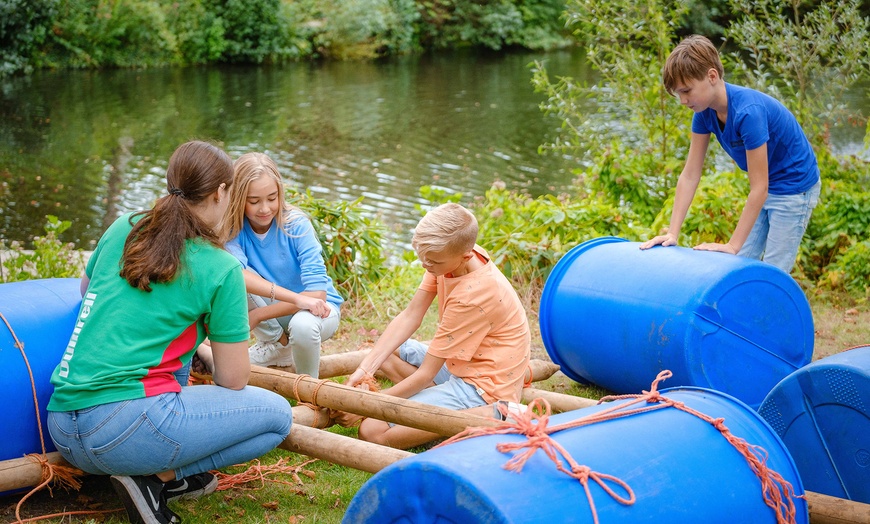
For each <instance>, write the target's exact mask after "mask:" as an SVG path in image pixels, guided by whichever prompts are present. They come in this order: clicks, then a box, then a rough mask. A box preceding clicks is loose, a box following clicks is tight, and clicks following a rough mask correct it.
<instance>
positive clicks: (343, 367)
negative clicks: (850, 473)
mask: <svg viewBox="0 0 870 524" xmlns="http://www.w3.org/2000/svg"><path fill="white" fill-rule="evenodd" d="M366 353H367V350H361V351H351V352H347V353H340V354H334V355H326V356H324V357H322V358H321V360H320V377H321V378H320V379H315V378H311V377H309V376H307V375H297V374H296V373H293V371H294V370H293V369H292V368H283V369H274V368H264V367H260V366H252V371H251V378H250V380H249V384H250V385H252V386H258V387H261V388H264V389H268V390H271V391H274V392H276V393H278V394H280V395H282V396H284V397H286V398H290V399H295V400H296V401H298V402H299V404H298V405H297V406H294V407H293V426H292V428H291V430H290V435H288V436H287V438H286V439H285V440H284V442H282V443H281V444H280V445H279V447H280V448H282V449H286V450H289V451H293V452H295V453H300V454H303V455H307V456H309V457H314V458H318V459H322V460H326V461H329V462H332V463H334V464H338V465H341V466H346V467H350V468H354V469H358V470H361V471H366V472H369V473H376V472H378V471H380V470H381V469H383V468H385V467H387V466H389V465H390V464H392V463H394V462H396V461H399V460H401V459H403V458H406V457H409V456H411V455H412V454H411V453H409V452H407V451H402V450H398V449H393V448H388V447H385V446H380V445H378V444H372V443H369V442H365V441H362V440H359V439H355V438H352V437H345V436H342V435H338V434H336V433H331V432H329V431H324V430H323V428H325V427H327V426H330V425H332V421H331V419H330V415H329V412H330V410H338V411H344V412H347V413H354V414H357V415H361V416H363V417H374V418H377V419H380V420H385V421H387V422H393V423H395V424H400V425H403V426H408V427H413V428H417V429H421V430H425V431H429V432H432V433H436V434H439V435H442V436H444V437H451V436H453V435H456V434H457V433H460V432H462V431H463V430H465V429H466V428H467V427H474V426H495V425H497V424H498V421H496V420H495V419H491V418H487V417H481V416H478V415H472V414H469V413H465V412H461V411H454V410H450V409H446V408H441V407H437V406H431V405H428V404H421V403H419V402H414V401H412V400H407V399H403V398H398V397H393V396H390V395H385V394H383V393H378V392H374V391H364V390H361V389H355V388H350V387H347V386H345V385H343V384H339V383H337V382H333V381H331V380H328V379H329V378H333V377H339V376H346V375H349V374H351V373H353V371H354V370H356V368H357V367H358V366H359V364H360V362H361V361H362V359H363V358H364V357H365V355H366ZM531 370H532V383H534V382H538V381H542V380H546V379H548V378H550V377H551V376H552V375H553V374H554V373H556V371H558V370H559V366H557V365H556V364H553V363H551V362H548V361H544V360H532V361H531ZM536 398H543V399H545V400H546V401H547V402H548V403H549V404H550V406H551V408H552V410H553V411H554V412H565V411H573V410H577V409H582V408H585V407H589V406H592V405H595V404H597V403H598V401H596V400H591V399H586V398H581V397H575V396H572V395H565V394H561V393H554V392H551V391H546V390H541V389H537V388H535V387H533V386H532V387H527V388H525V389H524V390H523V401H524V402H527V403H528V402H531V401H532V400H534V399H536ZM46 459H47V461H48V462H49V463H53V464H54V463H61V464H66V463H65V461H64V460H63V458H61V457H60V454H59V453H57V452H53V453H49V454H48V456H47V457H46ZM41 475H42V466H41V465H40V464H39V463H38V462H37V461H35V460H33V459H30V458H26V457H25V458H20V459H13V460H6V461H0V493H2V492H5V491H10V490H15V489H21V488H25V487H30V486H35V485H37V484H39V483H40V482H41ZM806 497H807V501H808V503H809V510H810V522H811V523H812V524H870V504H863V503H860V502H854V501H850V500H846V499H840V498H836V497H830V496H827V495H823V494H820V493H813V492H807V493H806Z"/></svg>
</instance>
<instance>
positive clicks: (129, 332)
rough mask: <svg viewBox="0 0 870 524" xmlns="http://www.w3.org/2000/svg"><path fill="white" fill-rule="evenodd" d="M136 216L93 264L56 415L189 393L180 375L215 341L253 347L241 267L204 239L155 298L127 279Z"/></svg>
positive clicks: (62, 370) (112, 232) (53, 403)
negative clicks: (203, 345) (125, 256)
mask: <svg viewBox="0 0 870 524" xmlns="http://www.w3.org/2000/svg"><path fill="white" fill-rule="evenodd" d="M131 229H132V226H131V225H130V215H129V214H128V215H124V216H122V217H120V218H119V219H118V220H116V221H115V223H114V224H112V225H111V227H109V229H108V230H107V231H106V233H105V234H104V235H103V237H102V238H101V239H100V241H99V243H98V244H97V248H96V250H94V253H93V255H91V258H90V260H89V261H88V265H87V268H86V270H85V273H86V274H87V275H88V278H89V279H90V283H89V285H88V289H87V291H86V292H85V296H84V297H83V300H82V306H81V309H80V310H79V316H78V319H77V321H76V325H75V328H74V330H73V333H72V336H71V337H70V340H69V344H68V345H67V348H66V351H65V352H64V355H63V358H62V359H61V362H60V364H59V365H58V367H57V368H56V369H55V370H54V373H53V374H52V377H51V383H52V384H53V385H54V388H55V389H54V393H53V394H52V396H51V400H50V401H49V403H48V408H47V409H48V410H49V411H70V410H75V409H84V408H87V407H91V406H96V405H99V404H106V403H109V402H118V401H122V400H129V399H135V398H143V397H150V396H154V395H159V394H161V393H167V392H173V391H174V392H178V391H181V386H180V385H179V384H178V381H177V380H176V379H175V377H174V375H173V373H174V372H175V371H176V370H178V369H179V368H180V367H181V366H182V365H183V364H186V363H187V362H188V361H190V359H191V357H192V356H193V353H194V351H195V350H196V347H197V346H198V345H199V343H200V342H202V340H203V339H204V338H205V337H206V335H208V337H209V339H211V340H213V341H216V342H228V343H233V342H242V341H246V340H248V337H249V328H248V306H247V295H246V294H245V283H244V277H243V276H242V270H241V267H240V266H239V262H238V261H237V260H236V259H235V258H234V257H233V256H232V255H230V254H229V253H227V252H226V251H224V250H222V249H220V248H217V247H215V246H213V245H211V244H209V243H208V242H206V241H203V240H202V239H188V240H187V245H186V247H185V250H184V252H183V253H182V256H181V265H180V266H179V270H178V272H177V273H176V275H175V278H174V279H172V281H170V282H166V283H159V284H158V283H152V284H151V292H145V291H142V290H139V289H137V288H135V287H133V286H131V285H130V284H129V283H128V282H127V281H126V280H124V279H123V278H121V276H120V264H121V254H122V252H123V249H124V242H125V241H126V239H127V235H128V234H129V233H130V230H131Z"/></svg>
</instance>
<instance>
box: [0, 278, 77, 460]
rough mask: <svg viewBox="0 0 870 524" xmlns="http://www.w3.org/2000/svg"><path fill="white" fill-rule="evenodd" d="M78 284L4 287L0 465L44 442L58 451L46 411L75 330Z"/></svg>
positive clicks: (0, 290) (58, 281) (0, 298)
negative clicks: (55, 375) (53, 379)
mask: <svg viewBox="0 0 870 524" xmlns="http://www.w3.org/2000/svg"><path fill="white" fill-rule="evenodd" d="M80 283H81V280H80V279H77V278H55V279H41V280H27V281H23V282H10V283H5V284H0V313H2V314H3V318H4V319H5V320H6V322H5V323H2V324H0V370H2V373H3V378H2V380H0V399H3V408H2V409H0V428H3V438H2V439H0V461H2V460H9V459H18V458H21V457H23V456H25V455H27V454H29V453H41V452H42V449H43V448H42V444H43V443H44V444H45V450H46V451H47V452H51V451H55V447H54V444H53V443H52V441H51V437H50V436H49V434H48V426H46V417H47V412H46V409H45V407H46V405H47V404H48V400H49V398H51V393H52V392H53V391H54V387H53V386H52V385H51V382H50V380H51V374H52V372H53V371H54V368H55V367H57V364H58V363H59V362H60V359H61V356H63V352H64V351H65V350H66V347H67V343H68V342H69V340H70V335H72V331H73V328H74V327H75V322H76V318H77V316H78V312H79V307H80V305H81V302H82V294H81V291H80ZM16 338H17V340H18V342H20V343H21V344H22V345H23V354H22V350H21V349H20V348H19V347H17V345H16ZM25 356H26V360H25ZM28 364H29V367H30V369H29V370H28ZM31 372H32V379H31ZM34 391H35V396H34ZM37 404H38V412H39V421H40V422H41V424H42V438H43V440H42V441H40V433H39V424H38V423H37V407H36V406H37Z"/></svg>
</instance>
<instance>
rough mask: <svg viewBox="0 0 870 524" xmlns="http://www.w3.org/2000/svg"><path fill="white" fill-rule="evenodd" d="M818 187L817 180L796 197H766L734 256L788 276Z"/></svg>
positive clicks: (816, 197) (814, 205) (808, 219)
mask: <svg viewBox="0 0 870 524" xmlns="http://www.w3.org/2000/svg"><path fill="white" fill-rule="evenodd" d="M821 186H822V183H821V181H819V182H816V185H814V186H813V187H812V188H810V189H809V190H808V191H806V192H804V193H800V194H797V195H767V200H765V202H764V206H762V208H761V212H760V213H759V214H758V219H756V220H755V224H754V225H753V226H752V231H750V232H749V237H747V238H746V242H745V243H744V244H743V247H742V248H740V252H738V253H737V254H738V255H740V256H742V257H747V258H754V259H756V260H764V261H765V262H767V263H768V264H772V265H774V266H776V267H778V268H780V269H782V270H783V271H785V272H786V273H791V268H792V267H793V266H794V261H795V258H797V253H798V249H799V248H800V245H801V239H802V238H803V236H804V232H806V230H807V224H809V223H810V216H812V214H813V208H815V207H816V204H818V203H819V192H820V190H821Z"/></svg>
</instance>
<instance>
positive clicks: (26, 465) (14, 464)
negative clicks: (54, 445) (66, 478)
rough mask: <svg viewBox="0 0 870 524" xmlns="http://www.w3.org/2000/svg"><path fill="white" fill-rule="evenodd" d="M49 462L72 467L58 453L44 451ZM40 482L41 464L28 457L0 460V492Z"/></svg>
mask: <svg viewBox="0 0 870 524" xmlns="http://www.w3.org/2000/svg"><path fill="white" fill-rule="evenodd" d="M45 459H46V460H47V461H48V463H49V464H63V465H64V466H67V467H70V468H72V466H70V464H69V462H67V461H65V460H64V459H63V457H61V456H60V453H58V452H57V451H53V452H51V453H46V455H45ZM40 482H42V465H41V464H40V463H39V462H37V461H36V460H33V459H32V458H29V457H21V458H17V459H10V460H3V461H0V493H3V492H6V491H12V490H16V489H21V488H28V487H33V486H36V485H37V484H39V483H40Z"/></svg>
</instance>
